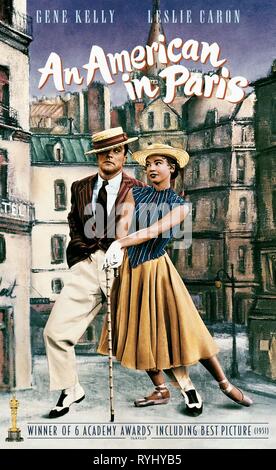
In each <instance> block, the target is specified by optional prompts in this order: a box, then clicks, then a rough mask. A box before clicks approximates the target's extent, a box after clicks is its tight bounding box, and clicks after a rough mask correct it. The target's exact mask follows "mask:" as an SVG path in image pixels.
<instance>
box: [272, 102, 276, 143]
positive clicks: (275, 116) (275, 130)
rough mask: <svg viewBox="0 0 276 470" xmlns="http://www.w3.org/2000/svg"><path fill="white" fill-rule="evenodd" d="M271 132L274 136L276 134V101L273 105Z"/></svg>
mask: <svg viewBox="0 0 276 470" xmlns="http://www.w3.org/2000/svg"><path fill="white" fill-rule="evenodd" d="M271 132H272V134H276V100H275V99H274V101H273V103H272V113H271Z"/></svg>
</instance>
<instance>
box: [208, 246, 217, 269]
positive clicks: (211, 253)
mask: <svg viewBox="0 0 276 470" xmlns="http://www.w3.org/2000/svg"><path fill="white" fill-rule="evenodd" d="M214 256H215V249H214V245H213V243H210V244H209V245H208V258H207V266H208V268H212V267H213V266H214Z"/></svg>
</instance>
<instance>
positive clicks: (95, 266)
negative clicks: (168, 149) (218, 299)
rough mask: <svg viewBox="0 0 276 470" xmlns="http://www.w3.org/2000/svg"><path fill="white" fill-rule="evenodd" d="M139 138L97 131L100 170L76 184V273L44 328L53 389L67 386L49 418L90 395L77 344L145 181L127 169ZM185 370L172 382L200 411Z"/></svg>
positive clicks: (72, 253) (72, 250) (71, 248)
mask: <svg viewBox="0 0 276 470" xmlns="http://www.w3.org/2000/svg"><path fill="white" fill-rule="evenodd" d="M134 140H137V139H136V138H131V139H130V138H128V136H127V135H126V134H125V133H124V132H123V129H122V128H121V127H116V128H113V129H109V130H106V131H103V132H98V133H96V134H94V135H93V137H92V142H93V150H91V151H89V152H87V153H88V154H91V153H95V154H96V155H97V158H98V173H97V174H96V175H92V176H89V177H88V178H84V179H82V180H80V181H75V182H74V183H73V184H72V188H71V193H72V197H71V211H70V213H69V215H68V222H69V227H70V238H71V240H70V242H69V245H68V248H67V262H68V265H69V267H70V273H71V276H70V278H69V280H68V282H67V283H66V285H65V286H64V287H63V289H62V291H61V293H60V295H59V297H58V299H57V300H56V302H55V305H54V307H53V309H52V312H51V314H50V317H49V319H48V322H47V324H46V327H45V329H44V341H45V347H46V353H47V358H48V366H49V374H50V390H62V391H61V395H60V397H59V400H58V402H57V404H56V406H55V407H54V408H53V409H52V410H51V411H50V413H49V418H58V417H60V416H63V415H65V414H66V413H67V412H68V411H69V407H70V406H71V405H72V404H73V403H79V402H81V401H82V400H83V399H84V398H85V393H84V390H83V388H82V386H81V385H80V384H79V380H78V375H77V370H76V359H75V351H74V345H75V344H76V343H77V342H78V340H79V339H80V338H81V336H82V335H83V333H84V332H85V330H86V329H87V327H88V326H89V324H90V323H91V321H92V320H93V318H94V317H95V316H96V315H97V313H98V312H99V310H100V309H101V306H102V297H103V295H102V294H104V295H105V292H106V278H105V272H104V270H103V269H102V267H103V262H104V256H105V252H106V250H107V249H108V248H109V246H110V244H111V243H112V242H113V241H114V239H115V235H116V230H115V229H116V223H117V222H118V219H119V217H120V214H121V213H122V210H121V209H122V206H123V202H124V200H125V198H126V195H127V193H128V191H129V190H130V188H132V187H133V186H143V183H141V181H139V180H136V179H134V178H131V177H129V176H128V175H126V174H125V173H123V171H122V170H123V165H124V163H125V161H126V154H127V151H128V144H129V143H130V142H133V141H134ZM180 375H181V377H179V379H178V378H176V377H172V382H173V383H174V384H175V385H176V386H178V387H179V384H181V383H184V384H185V385H183V386H182V385H180V387H181V388H182V390H183V389H184V388H185V390H186V391H187V393H188V395H187V394H185V396H184V398H185V401H186V406H187V409H188V408H189V406H188V405H189V402H190V403H192V404H193V406H192V408H193V409H192V412H193V413H194V412H197V414H199V413H198V411H197V410H195V409H194V402H195V401H196V403H197V405H199V403H198V400H197V397H196V398H194V397H195V393H196V392H195V389H194V386H193V384H192V382H191V381H190V379H189V377H188V374H187V371H186V370H184V372H183V371H181V374H180ZM183 381H184V382H183ZM186 385H187V386H186ZM190 389H192V392H189V390H190ZM198 397H199V395H198ZM200 407H201V404H200ZM201 410H202V407H201V408H200V412H201Z"/></svg>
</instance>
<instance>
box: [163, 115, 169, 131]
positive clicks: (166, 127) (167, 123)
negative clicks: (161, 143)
mask: <svg viewBox="0 0 276 470" xmlns="http://www.w3.org/2000/svg"><path fill="white" fill-rule="evenodd" d="M164 127H165V129H169V127H171V115H170V113H164Z"/></svg>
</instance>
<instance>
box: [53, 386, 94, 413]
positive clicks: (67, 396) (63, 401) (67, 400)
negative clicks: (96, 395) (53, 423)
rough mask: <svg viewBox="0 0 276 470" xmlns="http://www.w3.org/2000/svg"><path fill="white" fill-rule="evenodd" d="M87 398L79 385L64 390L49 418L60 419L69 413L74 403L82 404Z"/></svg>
mask: <svg viewBox="0 0 276 470" xmlns="http://www.w3.org/2000/svg"><path fill="white" fill-rule="evenodd" d="M84 398H85V393H84V390H83V388H82V387H81V385H80V384H79V383H78V384H76V385H75V386H74V387H70V388H66V389H64V390H62V392H61V394H60V397H59V399H58V402H57V404H56V406H55V407H54V408H52V409H51V411H50V413H49V416H48V417H49V418H50V419H53V418H60V416H64V415H65V414H66V413H68V411H69V408H70V406H71V405H72V404H73V403H80V402H81V401H82V400H83V399H84Z"/></svg>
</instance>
